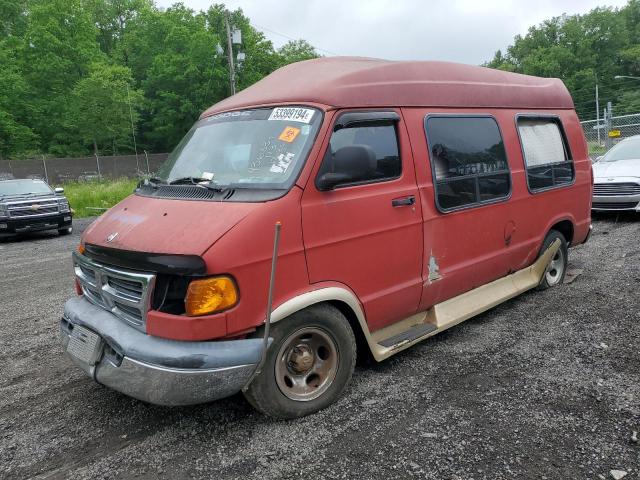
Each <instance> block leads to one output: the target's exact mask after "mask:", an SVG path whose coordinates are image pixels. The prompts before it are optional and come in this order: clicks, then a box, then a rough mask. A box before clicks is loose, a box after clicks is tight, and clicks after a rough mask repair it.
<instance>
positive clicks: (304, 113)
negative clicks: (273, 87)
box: [269, 107, 315, 123]
mask: <svg viewBox="0 0 640 480" xmlns="http://www.w3.org/2000/svg"><path fill="white" fill-rule="evenodd" d="M314 113H315V111H314V110H311V109H310V108H297V107H293V108H289V107H279V108H274V109H273V112H271V115H270V116H269V120H284V121H287V122H301V123H309V122H310V121H311V119H312V118H313V114H314Z"/></svg>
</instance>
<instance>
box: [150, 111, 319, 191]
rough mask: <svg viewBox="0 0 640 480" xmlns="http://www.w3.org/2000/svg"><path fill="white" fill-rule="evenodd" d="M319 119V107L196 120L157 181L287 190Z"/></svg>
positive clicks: (233, 114)
mask: <svg viewBox="0 0 640 480" xmlns="http://www.w3.org/2000/svg"><path fill="white" fill-rule="evenodd" d="M321 121H322V115H321V113H320V111H319V110H316V109H312V108H306V107H277V108H270V109H255V110H241V111H236V112H228V113H221V114H218V115H214V116H212V117H208V118H204V119H202V120H200V121H198V122H197V123H196V124H195V125H194V126H193V128H192V129H191V130H190V131H189V132H188V133H187V135H186V136H185V137H184V138H183V139H182V141H181V142H180V143H179V144H178V146H177V147H176V148H175V150H174V151H173V152H172V153H171V154H170V155H169V157H168V158H167V161H166V162H165V163H164V164H163V165H162V166H161V167H160V169H159V170H158V174H157V177H158V179H159V180H162V181H164V182H167V183H169V184H171V183H204V182H206V183H208V184H210V185H214V186H216V187H220V188H262V189H275V190H282V189H287V190H288V189H289V188H291V186H292V185H293V183H294V182H295V181H296V179H297V176H298V173H299V172H300V169H301V168H302V166H303V165H304V162H305V160H306V157H307V155H308V154H309V150H310V149H311V146H312V145H313V141H314V139H315V136H316V133H317V132H318V128H319V126H320V123H321Z"/></svg>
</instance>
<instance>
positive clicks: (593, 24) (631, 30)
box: [487, 0, 640, 120]
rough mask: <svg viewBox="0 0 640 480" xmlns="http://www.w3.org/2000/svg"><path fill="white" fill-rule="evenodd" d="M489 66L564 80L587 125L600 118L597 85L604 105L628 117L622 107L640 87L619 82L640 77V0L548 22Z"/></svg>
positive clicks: (531, 30) (517, 40)
mask: <svg viewBox="0 0 640 480" xmlns="http://www.w3.org/2000/svg"><path fill="white" fill-rule="evenodd" d="M487 66H490V67H493V68H499V69H502V70H509V71H514V72H519V73H525V74H529V75H537V76H543V77H558V78H560V79H562V80H563V81H564V83H565V84H566V86H567V87H568V88H569V91H570V92H571V94H572V96H573V98H574V102H575V105H576V110H577V111H578V114H579V115H580V116H581V117H582V118H583V119H588V120H590V119H592V118H594V117H595V108H596V107H595V99H594V94H595V85H596V83H598V85H599V87H600V88H599V90H600V99H601V100H602V104H603V105H604V104H605V103H606V102H607V101H611V102H613V103H614V111H615V112H618V113H620V112H623V111H628V110H629V108H628V107H627V106H625V105H622V103H623V102H625V103H626V102H630V101H631V99H632V98H634V96H635V92H636V91H637V87H638V85H637V84H633V85H632V84H630V83H628V82H626V83H625V82H623V81H617V80H615V79H614V77H615V76H616V75H640V0H631V1H629V3H628V4H627V5H626V6H625V7H623V8H621V9H613V8H595V9H593V10H591V11H590V12H588V13H587V14H584V15H563V16H560V17H555V18H552V19H550V20H547V21H545V22H543V23H541V24H540V25H537V26H534V27H531V28H530V29H529V31H528V32H527V34H526V35H524V36H520V35H518V36H516V37H515V39H514V43H513V45H511V46H510V47H508V49H507V52H506V53H503V52H501V51H497V52H496V54H495V55H494V58H493V59H492V60H491V61H490V62H488V63H487ZM629 105H632V106H633V105H635V104H634V103H631V104H629ZM634 108H635V107H634Z"/></svg>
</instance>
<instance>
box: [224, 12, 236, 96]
mask: <svg viewBox="0 0 640 480" xmlns="http://www.w3.org/2000/svg"><path fill="white" fill-rule="evenodd" d="M224 23H225V25H226V27H227V45H228V47H227V48H228V49H229V50H228V51H227V58H228V59H229V81H230V83H231V95H235V94H236V70H235V66H234V65H233V43H232V41H231V25H229V11H228V10H225V12H224Z"/></svg>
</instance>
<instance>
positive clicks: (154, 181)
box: [138, 177, 167, 188]
mask: <svg viewBox="0 0 640 480" xmlns="http://www.w3.org/2000/svg"><path fill="white" fill-rule="evenodd" d="M166 183H167V182H165V181H164V180H163V179H161V178H158V177H149V178H144V179H142V180H140V182H139V183H138V187H141V186H143V185H150V186H151V187H153V188H158V186H159V185H165V184H166Z"/></svg>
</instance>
